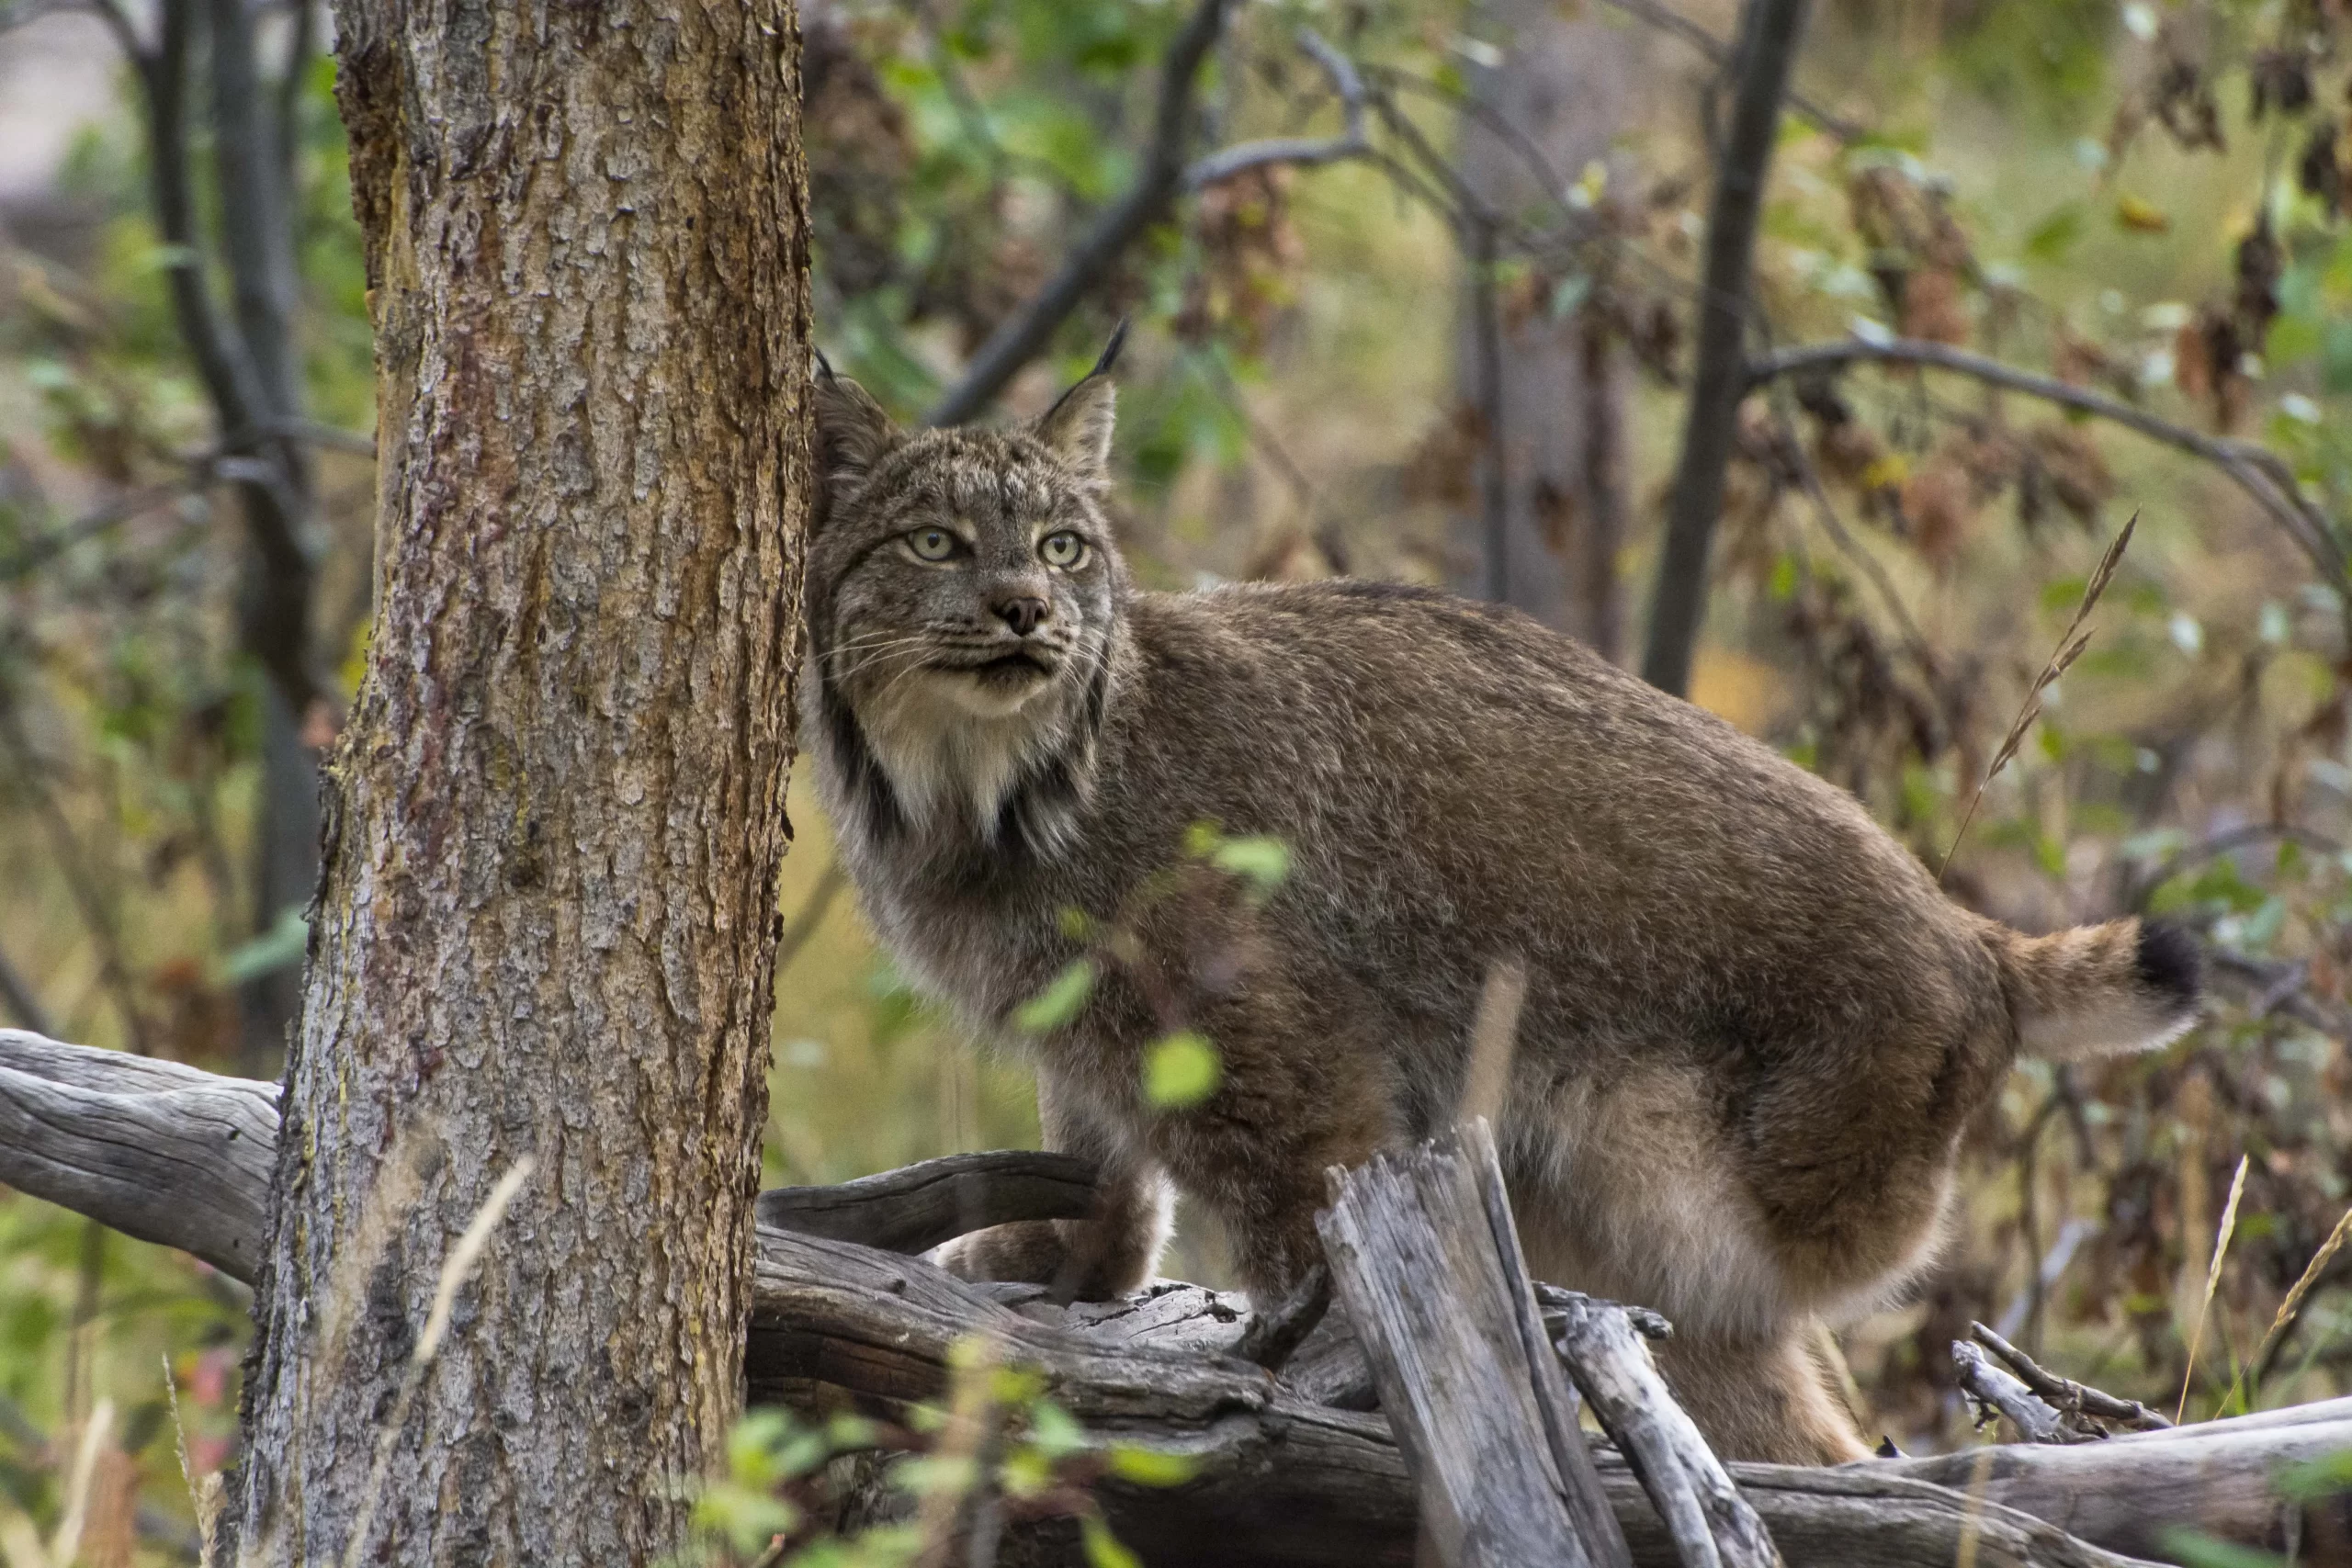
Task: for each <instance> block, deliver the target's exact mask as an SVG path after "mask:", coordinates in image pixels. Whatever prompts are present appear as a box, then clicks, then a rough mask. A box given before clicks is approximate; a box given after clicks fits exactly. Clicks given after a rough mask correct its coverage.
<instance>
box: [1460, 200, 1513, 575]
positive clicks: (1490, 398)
mask: <svg viewBox="0 0 2352 1568" xmlns="http://www.w3.org/2000/svg"><path fill="white" fill-rule="evenodd" d="M1470 320H1471V325H1472V329H1473V331H1474V332H1475V333H1476V344H1477V364H1478V427H1479V428H1478V513H1479V520H1480V527H1479V533H1480V535H1481V536H1482V537H1483V539H1484V541H1485V544H1486V557H1487V560H1486V574H1485V585H1486V592H1487V598H1488V599H1491V600H1493V601H1494V602H1495V603H1496V604H1509V603H1510V444H1509V443H1508V442H1507V441H1506V440H1505V439H1504V423H1503V421H1504V418H1505V413H1506V411H1505V409H1504V406H1503V325H1502V307H1501V305H1500V303H1499V302H1498V300H1497V299H1496V291H1495V226H1494V225H1493V224H1492V223H1489V222H1480V223H1479V224H1477V226H1476V229H1475V230H1474V231H1473V238H1472V243H1471V254H1470Z"/></svg>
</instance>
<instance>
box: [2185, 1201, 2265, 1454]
mask: <svg viewBox="0 0 2352 1568" xmlns="http://www.w3.org/2000/svg"><path fill="white" fill-rule="evenodd" d="M2251 1158H2253V1156H2251V1155H2240V1156H2238V1169H2237V1174H2236V1175H2235V1176H2233V1177H2231V1178H2230V1201H2228V1202H2226V1203H2224V1204H2222V1228H2221V1229H2220V1230H2219V1231H2218V1232H2216V1233H2215V1235H2214V1236H2213V1261H2212V1262H2211V1264H2209V1265H2208V1266H2207V1267H2206V1269H2205V1293H2204V1295H2203V1296H2201V1297H2200V1298H2199V1300H2198V1303H2197V1327H2196V1330H2195V1332H2193V1333H2192V1334H2191V1335H2190V1336H2189V1339H2188V1366H2186V1367H2184V1368H2183V1369H2181V1373H2180V1407H2179V1408H2178V1409H2177V1410H2175V1411H2174V1412H2173V1416H2172V1418H2173V1420H2174V1421H2175V1422H2176V1423H2177V1422H2178V1421H2179V1420H2180V1418H2181V1417H2182V1416H2184V1415H2186V1414H2188V1389H2189V1384H2190V1383H2191V1382H2194V1381H2195V1379H2196V1376H2197V1349H2198V1347H2199V1346H2200V1345H2202V1344H2203V1343H2204V1342H2205V1320H2206V1319H2207V1318H2208V1317H2210V1316H2211V1315H2212V1311H2213V1292H2214V1290H2215V1289H2216V1288H2217V1287H2218V1286H2219V1285H2220V1284H2221V1282H2222V1259H2223V1258H2227V1257H2228V1256H2229V1255H2230V1238H2231V1237H2232V1236H2233V1235H2236V1234H2237V1229H2238V1200H2239V1199H2241V1198H2243V1197H2245V1168H2246V1163H2247V1161H2248V1160H2250V1159H2251Z"/></svg>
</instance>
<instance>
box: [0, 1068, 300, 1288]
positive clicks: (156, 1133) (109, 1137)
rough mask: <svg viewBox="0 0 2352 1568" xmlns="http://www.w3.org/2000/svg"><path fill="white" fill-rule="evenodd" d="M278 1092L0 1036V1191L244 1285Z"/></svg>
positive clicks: (273, 1141)
mask: <svg viewBox="0 0 2352 1568" xmlns="http://www.w3.org/2000/svg"><path fill="white" fill-rule="evenodd" d="M276 1149H277V1085H276V1084H266V1083H255V1082H254V1081H252V1080H250V1079H247V1078H231V1077H221V1076H220V1075H219V1074H217V1073H207V1072H201V1071H199V1070H198V1069H197V1068H194V1067H184V1066H179V1065H177V1064H176V1063H172V1062H158V1061H152V1060H149V1059H148V1058H145V1057H141V1056H132V1055H126V1054H124V1053H122V1052H119V1051H93V1050H90V1049H89V1048H87V1047H85V1046H80V1045H66V1044H62V1043H59V1042H57V1041H54V1040H51V1039H49V1038H47V1037H46V1036H44V1035H39V1034H34V1033H31V1032H28V1031H25V1030H20V1029H0V1181H5V1182H6V1183H7V1184H8V1185H9V1186H11V1187H15V1188H19V1189H21V1190H24V1191H27V1192H31V1193H35V1194H37V1195H39V1196H40V1197H43V1198H46V1199H48V1200H49V1201H51V1202H53V1203H58V1204H62V1206H64V1207H65V1208H68V1209H72V1210H73V1211H74V1212H75V1213H82V1214H87V1215H89V1216H90V1217H91V1218H92V1219H94V1220H96V1221H98V1222H100V1223H101V1224H108V1225H112V1226H113V1227H114V1228H115V1229H117V1230H119V1231H121V1232H122V1233H123V1234H124V1235H134V1236H137V1237H138V1238H139V1239H140V1240H141V1241H154V1242H162V1243H163V1244H164V1245H165V1246H167V1247H181V1248H183V1249H185V1250H187V1251H188V1252H192V1253H194V1254H196V1256H198V1258H203V1259H204V1260H205V1261H206V1262H207V1263H209V1264H211V1265H212V1266H213V1267H214V1268H215V1269H220V1271H221V1272H222V1273H224V1274H230V1275H233V1276H234V1277H235V1278H237V1279H239V1280H247V1281H250V1280H252V1278H253V1270H254V1263H255V1261H256V1259H257V1258H258V1256H259V1253H260V1249H261V1234H262V1216H263V1213H264V1210H263V1204H264V1202H265V1201H266V1195H267V1193H268V1191H269V1170H270V1162H271V1161H272V1159H273V1158H275V1157H276Z"/></svg>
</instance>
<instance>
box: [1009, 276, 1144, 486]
mask: <svg viewBox="0 0 2352 1568" xmlns="http://www.w3.org/2000/svg"><path fill="white" fill-rule="evenodd" d="M1126 342H1127V319H1126V318H1125V316H1122V317H1120V318H1119V324H1118V325H1117V326H1116V327H1114V328H1113V329H1112V330H1111V341H1110V342H1109V343H1107V344H1103V355H1102V357H1101V358H1099V359H1097V360H1096V361H1095V362H1094V368H1093V369H1091V370H1090V371H1088V372H1087V373H1086V378H1085V379H1084V380H1082V381H1080V382H1079V384H1078V385H1077V386H1075V387H1072V388H1071V389H1069V391H1067V392H1064V393H1063V394H1062V395H1061V400H1059V401H1058V402H1057V403H1055V404H1054V406H1053V407H1052V408H1049V409H1047V410H1046V412H1045V413H1044V414H1043V415H1042V416H1041V417H1040V418H1039V419H1038V421H1037V423H1036V424H1035V426H1033V427H1032V428H1033V430H1034V432H1035V435H1036V437H1037V439H1038V440H1040V441H1042V442H1044V443H1045V444H1046V446H1050V447H1051V448H1053V450H1054V452H1055V454H1056V455H1057V456H1058V457H1060V458H1061V459H1062V460H1063V461H1064V462H1066V463H1068V464H1069V466H1070V467H1071V468H1075V469H1077V470H1078V472H1079V473H1080V475H1081V476H1082V477H1083V478H1085V479H1087V480H1088V481H1089V482H1091V483H1093V484H1097V485H1101V484H1106V483H1108V482H1109V479H1110V473H1111V427H1112V424H1113V423H1114V420H1115V418H1116V415H1117V411H1118V402H1119V394H1118V389H1117V388H1116V387H1114V385H1113V384H1112V381H1111V367H1113V366H1114V365H1115V364H1117V363H1118V360H1119V350H1120V349H1122V348H1124V347H1125V345H1126Z"/></svg>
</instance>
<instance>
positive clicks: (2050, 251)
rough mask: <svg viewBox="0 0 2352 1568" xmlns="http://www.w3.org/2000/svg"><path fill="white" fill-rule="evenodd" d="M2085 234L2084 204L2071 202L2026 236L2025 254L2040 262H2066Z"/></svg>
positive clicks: (2042, 221)
mask: <svg viewBox="0 0 2352 1568" xmlns="http://www.w3.org/2000/svg"><path fill="white" fill-rule="evenodd" d="M2082 234H2083V204H2082V203H2081V202H2079V201H2070V202H2068V203H2066V204H2065V205H2064V206H2063V207H2061V208H2059V209H2057V210H2056V211H2055V212H2052V214H2051V215H2050V216H2049V217H2047V218H2045V219H2043V220H2041V222H2040V223H2039V224H2037V225H2036V226H2035V228H2034V231H2033V232H2032V233H2030V234H2029V235H2027V236H2026V240H2025V254H2027V255H2030V256H2031V257H2032V258H2033V259H2034V260H2036V261H2038V262H2055V261H2061V260H2064V257H2065V254H2066V253H2067V252H2068V251H2070V250H2072V249H2073V248H2074V244H2075V241H2076V240H2078V239H2080V238H2082Z"/></svg>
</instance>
